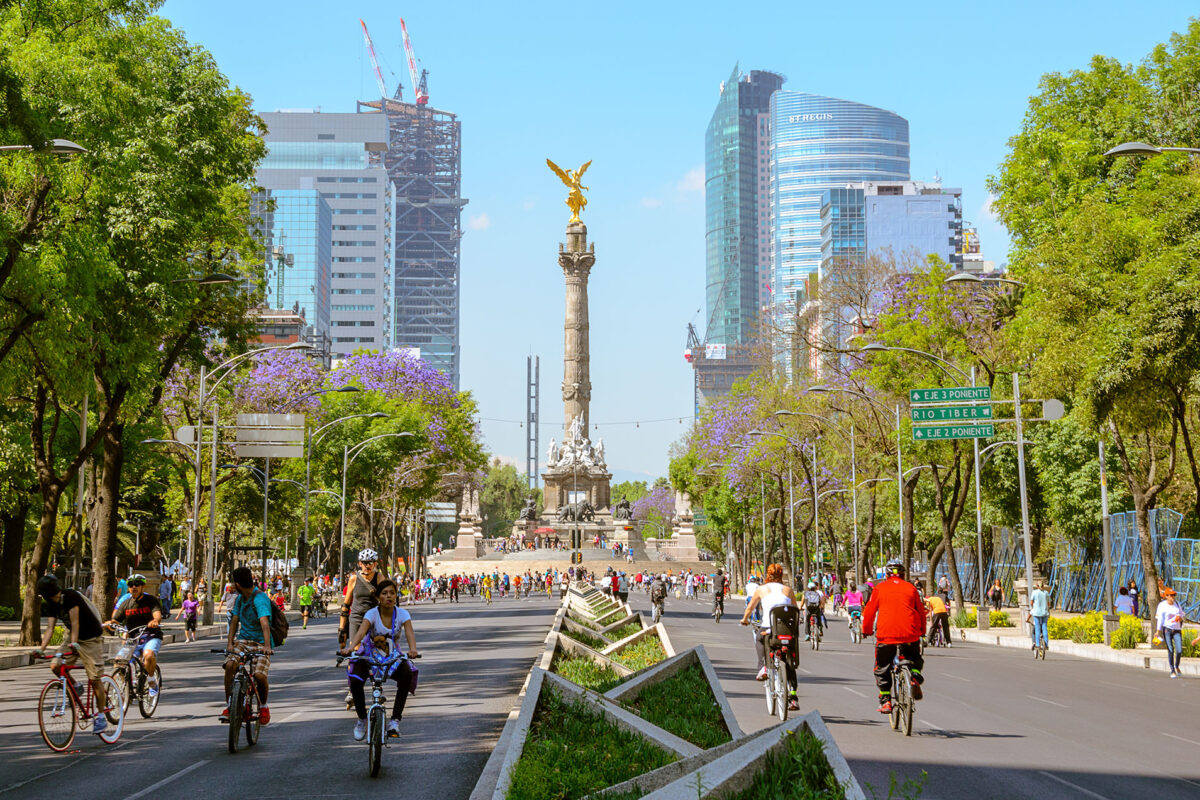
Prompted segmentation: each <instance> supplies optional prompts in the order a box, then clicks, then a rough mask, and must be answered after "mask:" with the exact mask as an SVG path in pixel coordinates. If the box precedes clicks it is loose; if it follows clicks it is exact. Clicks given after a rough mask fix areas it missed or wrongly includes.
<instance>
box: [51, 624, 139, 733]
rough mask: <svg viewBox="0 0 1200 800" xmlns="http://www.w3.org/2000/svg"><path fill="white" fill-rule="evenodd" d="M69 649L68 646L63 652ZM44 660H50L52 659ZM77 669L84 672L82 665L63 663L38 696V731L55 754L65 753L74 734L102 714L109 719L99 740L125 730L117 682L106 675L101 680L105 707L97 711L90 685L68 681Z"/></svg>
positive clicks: (86, 682)
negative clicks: (105, 701) (72, 672)
mask: <svg viewBox="0 0 1200 800" xmlns="http://www.w3.org/2000/svg"><path fill="white" fill-rule="evenodd" d="M69 649H70V645H68V646H67V648H64V651H63V652H64V653H65V652H66V651H67V650H69ZM43 658H44V659H46V660H50V659H52V658H54V656H43ZM76 669H83V665H82V664H63V665H62V666H61V667H60V668H59V674H58V675H57V676H56V677H54V678H51V679H50V680H49V681H47V682H46V685H45V686H43V687H42V691H41V694H40V695H39V696H38V728H39V729H40V730H41V732H42V739H43V741H45V742H46V746H47V747H49V748H50V749H51V750H53V751H55V752H56V753H62V752H64V751H65V750H67V749H68V748H69V747H70V746H71V743H72V742H74V741H75V732H76V731H77V730H80V731H83V730H87V729H88V728H89V727H90V725H91V723H92V721H93V720H94V719H95V718H96V717H97V716H98V715H99V714H104V716H105V717H106V718H107V720H108V728H107V729H105V731H104V732H103V733H101V734H99V736H100V741H102V742H104V743H105V744H112V743H113V742H115V741H117V740H118V739H120V738H121V731H123V730H124V728H125V708H124V704H123V701H122V697H121V687H120V686H118V685H117V682H116V681H115V680H113V679H112V677H111V676H109V675H104V676H102V677H101V678H100V682H101V683H102V684H103V685H104V692H105V694H106V695H107V697H106V700H107V703H106V705H105V707H104V708H98V707H97V706H96V700H95V694H94V692H93V691H92V682H91V681H84V683H83V684H82V686H80V685H77V684H76V682H75V681H74V680H73V679H71V677H70V675H71V671H72V670H76ZM80 690H82V692H81V691H80Z"/></svg>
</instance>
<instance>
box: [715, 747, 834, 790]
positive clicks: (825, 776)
mask: <svg viewBox="0 0 1200 800" xmlns="http://www.w3.org/2000/svg"><path fill="white" fill-rule="evenodd" d="M784 735H785V737H786V738H787V743H786V744H785V745H784V747H783V749H782V750H777V751H775V752H772V753H771V754H770V755H768V756H767V758H766V760H765V761H764V762H763V768H762V770H761V771H760V772H759V773H758V774H757V775H755V776H754V781H753V782H752V783H751V784H750V786H748V787H747V788H746V789H743V790H742V791H740V792H735V793H733V794H727V795H725V796H724V797H723V798H721V800H844V799H845V797H846V790H845V788H843V787H842V785H841V784H839V783H838V782H837V777H836V776H834V774H833V769H832V768H830V766H829V762H828V761H827V760H826V759H825V746H824V745H823V744H822V743H821V740H820V739H818V738H817V737H815V736H813V735H812V734H811V733H810V732H808V731H807V730H802V731H800V732H799V733H796V732H788V733H786V734H784Z"/></svg>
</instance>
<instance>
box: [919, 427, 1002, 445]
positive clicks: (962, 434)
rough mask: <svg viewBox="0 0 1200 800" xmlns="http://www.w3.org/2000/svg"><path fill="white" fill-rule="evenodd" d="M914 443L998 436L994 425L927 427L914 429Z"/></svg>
mask: <svg viewBox="0 0 1200 800" xmlns="http://www.w3.org/2000/svg"><path fill="white" fill-rule="evenodd" d="M912 435H913V441H914V442H922V441H925V440H927V439H978V438H981V437H990V436H995V435H996V429H995V427H994V426H993V425H990V424H987V425H980V424H978V423H976V424H966V425H927V426H925V427H923V428H922V427H919V428H913V429H912Z"/></svg>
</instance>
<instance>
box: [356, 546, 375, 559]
mask: <svg viewBox="0 0 1200 800" xmlns="http://www.w3.org/2000/svg"><path fill="white" fill-rule="evenodd" d="M358 560H359V561H378V560H379V553H376V552H375V551H374V550H372V549H371V548H369V547H366V548H363V549H362V550H359V551H358Z"/></svg>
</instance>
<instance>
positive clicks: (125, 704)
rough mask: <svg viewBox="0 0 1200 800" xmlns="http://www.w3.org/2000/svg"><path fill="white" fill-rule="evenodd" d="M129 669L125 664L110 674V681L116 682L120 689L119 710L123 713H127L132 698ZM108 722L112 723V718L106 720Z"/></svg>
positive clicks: (131, 682)
mask: <svg viewBox="0 0 1200 800" xmlns="http://www.w3.org/2000/svg"><path fill="white" fill-rule="evenodd" d="M130 669H131V667H130V666H129V665H128V664H126V665H125V666H123V667H118V668H117V669H114V670H113V672H112V679H113V680H114V681H116V682H117V686H120V687H121V708H122V710H123V711H125V713H129V703H130V700H131V699H132V698H133V681H132V680H131V679H130V677H129V670H130ZM108 721H109V722H113V718H112V717H109V718H108Z"/></svg>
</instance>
